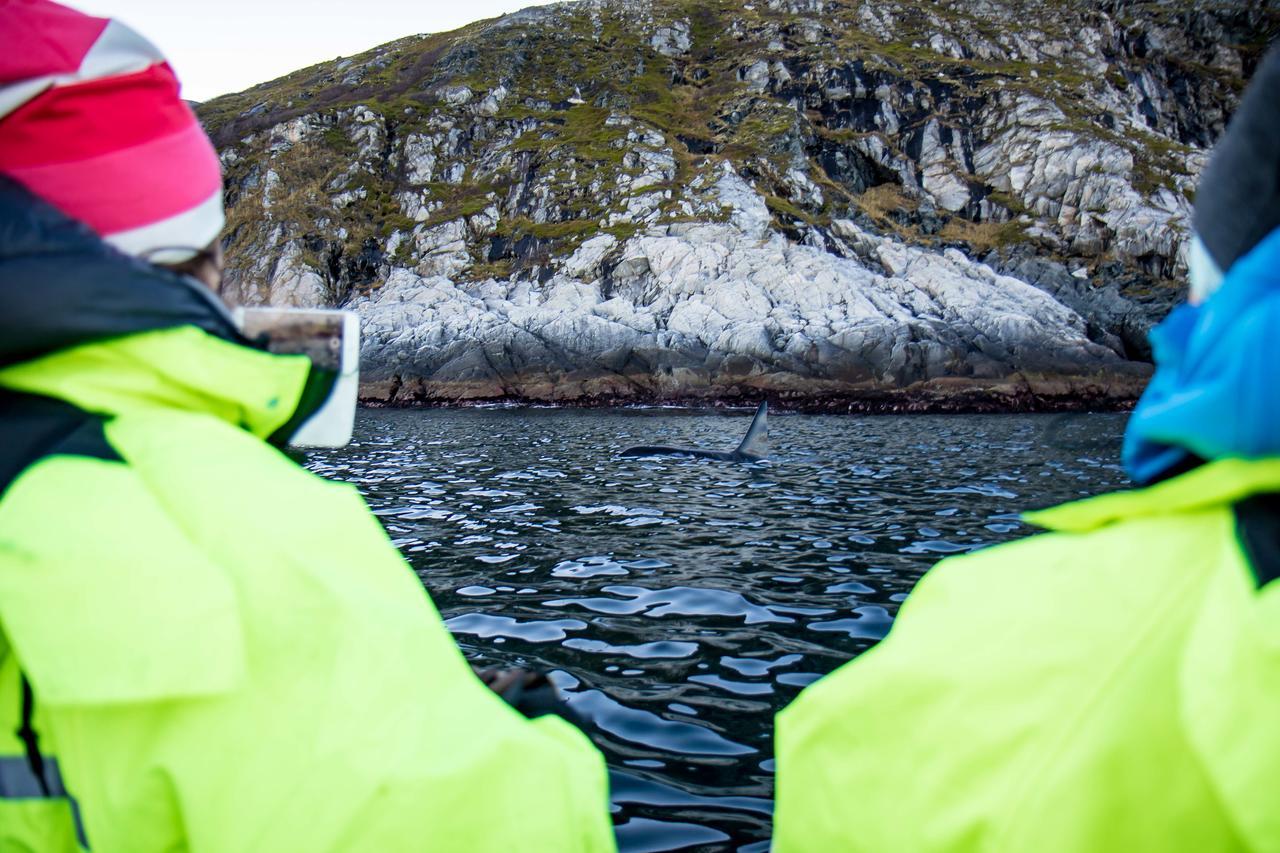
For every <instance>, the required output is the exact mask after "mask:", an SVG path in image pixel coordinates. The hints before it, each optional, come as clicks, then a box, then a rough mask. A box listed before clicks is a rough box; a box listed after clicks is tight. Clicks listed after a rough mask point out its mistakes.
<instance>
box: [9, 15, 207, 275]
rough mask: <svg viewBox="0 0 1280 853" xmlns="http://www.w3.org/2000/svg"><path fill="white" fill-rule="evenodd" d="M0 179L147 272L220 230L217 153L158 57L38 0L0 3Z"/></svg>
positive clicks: (133, 36) (184, 255) (123, 29)
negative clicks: (84, 227)
mask: <svg viewBox="0 0 1280 853" xmlns="http://www.w3.org/2000/svg"><path fill="white" fill-rule="evenodd" d="M0 173H3V174H5V175H8V176H10V177H11V178H13V179H14V180H16V181H18V182H19V183H22V184H24V185H25V186H26V187H27V188H28V189H30V190H31V191H32V192H33V193H35V194H36V195H38V196H40V197H41V198H43V199H45V200H46V201H48V202H50V203H52V204H53V205H54V206H55V207H57V208H59V209H60V210H61V211H62V212H63V213H66V214H67V215H69V216H72V217H74V218H76V219H79V220H80V221H82V222H85V223H87V224H88V225H89V226H90V227H91V228H93V229H94V230H95V231H97V232H98V233H99V234H101V235H102V237H103V239H104V240H106V241H107V242H108V243H111V244H112V245H114V246H115V247H116V248H118V249H120V250H121V251H123V252H125V253H127V254H130V255H142V256H146V257H147V258H148V259H149V260H152V261H156V262H159V263H180V262H181V261H184V260H187V259H189V258H191V257H192V256H194V255H195V254H196V251H197V250H199V249H203V248H204V247H205V246H207V245H209V244H210V243H211V242H213V240H214V239H215V238H216V237H217V236H218V234H219V233H220V232H221V231H222V226H223V222H224V219H223V213H222V175H221V171H220V169H219V165H218V155H217V152H215V151H214V149H213V145H212V144H211V143H210V142H209V138H208V137H207V136H205V134H204V131H203V130H202V129H201V127H200V124H199V122H198V121H197V120H196V117H195V115H194V114H193V113H192V112H191V109H190V108H189V107H188V106H187V105H186V103H185V102H184V101H183V100H182V99H181V98H180V97H179V95H178V80H177V78H176V77H175V76H174V74H173V69H172V68H170V67H169V65H168V63H166V62H165V61H164V57H163V56H162V55H161V54H160V51H159V50H157V49H156V47H155V45H153V44H151V43H150V42H149V41H147V40H146V39H144V38H143V37H142V36H140V35H138V34H137V33H135V32H134V31H133V30H131V29H129V28H128V27H127V26H125V25H124V24H121V23H120V22H119V21H113V20H108V19H106V18H93V17H90V16H88V15H84V14H81V13H80V12H77V11H75V10H73V9H68V8H67V7H66V6H60V5H58V4H56V3H51V2H49V0H0Z"/></svg>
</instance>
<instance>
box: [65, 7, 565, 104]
mask: <svg viewBox="0 0 1280 853" xmlns="http://www.w3.org/2000/svg"><path fill="white" fill-rule="evenodd" d="M549 1H550V0H451V1H450V0H445V1H444V2H442V0H69V2H68V0H62V2H66V3H67V5H69V6H72V7H74V8H76V9H79V10H80V11H82V12H87V13H89V14H91V15H97V16H100V17H104V18H118V19H120V20H121V21H123V22H124V23H126V24H128V25H129V26H131V27H133V28H134V29H135V30H137V31H138V32H140V33H142V35H144V36H146V37H147V38H148V39H150V40H151V41H152V42H154V43H155V44H156V45H158V46H159V48H160V49H161V50H162V51H164V53H165V56H167V57H168V59H169V63H170V64H171V65H172V66H173V68H174V70H175V71H176V72H177V73H178V79H179V80H181V81H182V96H183V97H184V98H187V99H189V100H193V101H207V100H209V99H210V98H213V97H216V96H218V95H224V94H226V93H228V92H239V91H241V90H242V89H247V88H249V87H250V86H252V85H254V84H255V83H262V82H265V81H267V80H273V79H275V78H276V77H281V76H283V75H285V74H288V73H289V72H290V71H296V70H297V69H299V68H305V67H306V66H308V65H314V64H315V63H317V62H323V61H324V60H327V59H333V58H334V57H337V56H351V55H353V54H357V53H360V52H362V51H365V50H368V49H369V48H371V47H376V46H377V45H380V44H383V43H385V42H389V41H392V40H394V39H398V38H401V37H402V36H408V35H414V34H416V33H440V32H447V31H449V30H455V29H457V28H458V27H461V26H463V25H465V24H469V23H471V22H472V21H478V20H481V19H483V18H494V17H497V16H498V15H504V14H506V13H507V12H514V11H516V10H517V9H523V8H525V7H528V6H543V5H546V4H547V3H548V2H549Z"/></svg>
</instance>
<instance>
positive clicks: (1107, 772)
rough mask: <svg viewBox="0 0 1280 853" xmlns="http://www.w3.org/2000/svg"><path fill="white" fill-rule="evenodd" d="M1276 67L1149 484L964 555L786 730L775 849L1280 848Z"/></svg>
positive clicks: (1244, 112) (796, 712) (1133, 443)
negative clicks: (1038, 529)
mask: <svg viewBox="0 0 1280 853" xmlns="http://www.w3.org/2000/svg"><path fill="white" fill-rule="evenodd" d="M1277 103H1280V52H1275V51H1273V53H1272V55H1271V56H1270V57H1269V59H1268V60H1267V61H1266V62H1265V63H1263V64H1262V65H1261V66H1260V68H1259V70H1258V71H1257V72H1256V74H1255V79H1254V82H1253V83H1252V85H1251V88H1250V90H1249V91H1248V92H1247V94H1246V96H1245V98H1244V99H1243V101H1242V103H1241V107H1240V109H1239V111H1238V112H1237V114H1236V117H1235V118H1234V120H1233V122H1232V124H1231V126H1230V128H1229V129H1228V132H1227V134H1226V135H1225V137H1224V139H1223V141H1222V142H1221V143H1220V144H1219V147H1218V149H1217V150H1216V151H1215V154H1214V157H1213V159H1212V161H1211V163H1210V166H1209V167H1208V169H1207V170H1206V171H1205V173H1204V175H1203V177H1202V182H1201V186H1200V191H1199V193H1198V194H1197V198H1196V212H1195V225H1196V231H1197V234H1196V237H1195V240H1194V244H1193V249H1192V255H1191V270H1192V302H1193V303H1196V304H1195V305H1191V306H1185V307H1183V308H1179V309H1177V310H1175V312H1174V313H1173V314H1171V315H1170V317H1169V318H1168V319H1167V320H1166V321H1165V323H1164V324H1162V326H1161V327H1159V328H1158V329H1157V330H1156V332H1155V333H1154V334H1153V344H1154V348H1155V352H1156V360H1157V365H1158V368H1157V372H1156V375H1155V377H1154V379H1153V381H1152V383H1151V385H1150V387H1149V388H1148V390H1147V392H1146V394H1145V395H1144V397H1143V399H1142V401H1141V402H1140V404H1139V406H1138V408H1137V410H1136V411H1135V413H1134V416H1133V418H1132V419H1131V421H1130V424H1129V428H1128V433H1127V436H1126V446H1125V462H1126V464H1127V466H1128V468H1129V470H1130V472H1131V473H1132V475H1133V476H1134V479H1135V480H1136V481H1137V482H1138V483H1139V485H1140V486H1143V488H1140V489H1137V490H1134V491H1131V492H1123V493H1118V494H1111V495H1104V496H1101V497H1097V498H1094V499H1092V500H1086V501H1083V502H1079V503H1075V504H1069V505H1066V506H1061V507H1057V508H1055V509H1050V510H1046V511H1043V512H1038V513H1032V514H1030V515H1029V516H1027V518H1028V520H1029V521H1030V522H1031V523H1033V524H1036V525H1039V526H1041V527H1043V528H1046V529H1047V530H1048V531H1050V532H1049V533H1046V534H1043V535H1038V536H1033V537H1031V538H1028V539H1025V540H1022V541H1019V542H1015V543H1011V544H1006V545H1002V546H999V547H996V548H992V549H989V550H986V551H980V552H977V553H974V554H970V555H966V556H962V557H958V558H954V559H948V560H945V561H943V562H942V563H940V564H939V565H938V566H936V567H934V568H933V569H932V570H931V571H930V572H928V573H927V574H926V575H925V577H924V578H923V579H922V580H921V582H920V584H919V585H918V586H917V587H916V589H915V590H914V591H913V592H912V593H911V595H910V596H909V597H908V599H907V600H906V602H905V603H904V605H903V607H902V610H901V612H900V613H899V615H898V618H897V620H896V622H895V624H894V626H893V629H892V630H891V631H890V633H889V635H888V637H887V638H886V639H885V640H884V641H883V642H882V643H881V644H880V645H879V646H877V647H875V648H873V649H872V650H870V651H869V652H867V653H865V654H864V655H862V656H861V657H859V658H858V659H857V660H855V661H853V662H851V663H849V664H846V665H845V666H844V667H843V668H841V669H840V670H838V671H836V672H835V673H833V674H831V675H829V676H827V677H826V678H823V679H821V680H819V681H818V682H816V683H814V684H813V685H811V686H810V687H809V688H807V689H806V690H805V691H804V692H803V693H802V694H801V695H800V696H799V697H798V698H797V700H796V701H795V702H793V703H792V704H791V705H790V706H789V707H787V708H785V709H784V710H783V711H782V712H781V713H780V714H779V715H778V718H777V730H776V738H775V744H776V752H777V773H778V775H777V810H776V813H775V836H774V849H775V850H777V851H788V853H789V851H802V850H822V851H826V850H892V851H907V850H910V851H940V850H946V851H970V850H972V851H1037V853H1044V852H1045V851H1112V850H1114V851H1126V853H1129V852H1130V851H1169V850H1185V851H1197V853H1203V851H1216V850H1254V851H1280V735H1278V734H1277V726H1276V719H1277V712H1278V711H1280V583H1277V582H1276V578H1277V577H1278V576H1280V392H1277V389H1276V386H1275V381H1276V375H1277V373H1276V372H1277V370H1278V369H1280V110H1277V108H1276V105H1277Z"/></svg>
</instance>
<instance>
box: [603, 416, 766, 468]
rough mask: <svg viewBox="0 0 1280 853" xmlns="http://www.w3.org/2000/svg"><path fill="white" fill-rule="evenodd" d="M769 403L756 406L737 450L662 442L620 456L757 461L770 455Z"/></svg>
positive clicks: (625, 452) (636, 448)
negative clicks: (672, 445)
mask: <svg viewBox="0 0 1280 853" xmlns="http://www.w3.org/2000/svg"><path fill="white" fill-rule="evenodd" d="M768 409H769V405H768V403H764V402H762V403H761V404H760V405H759V406H758V407H757V408H756V416H755V417H754V418H753V419H752V421H751V426H750V427H749V428H748V429H747V435H746V437H745V438H743V439H742V443H741V444H739V445H738V447H737V449H735V450H701V449H699V448H696V447H670V446H667V445H662V444H641V445H637V446H635V447H628V448H627V449H626V450H623V451H622V452H621V453H619V454H618V455H619V456H692V457H695V458H697V459H716V460H719V461H721V462H757V461H759V460H761V459H764V458H765V457H766V456H768V455H769V424H768Z"/></svg>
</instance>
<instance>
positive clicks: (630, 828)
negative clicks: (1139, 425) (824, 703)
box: [309, 409, 1125, 851]
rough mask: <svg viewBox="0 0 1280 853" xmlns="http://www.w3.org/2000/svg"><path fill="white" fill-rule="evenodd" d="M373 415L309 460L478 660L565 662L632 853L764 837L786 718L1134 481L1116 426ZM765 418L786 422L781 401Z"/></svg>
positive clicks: (670, 414)
mask: <svg viewBox="0 0 1280 853" xmlns="http://www.w3.org/2000/svg"><path fill="white" fill-rule="evenodd" d="M750 414H751V413H750V412H749V411H746V410H744V411H743V412H741V413H738V414H729V413H698V412H685V411H673V410H618V411H558V410H536V409H535V410H510V409H489V410H470V411H385V410H382V411H380V410H373V411H363V412H361V414H360V416H359V419H358V422H357V428H356V440H355V442H354V443H353V444H352V445H351V446H350V447H348V448H344V449H342V450H339V451H326V452H322V453H315V454H313V455H312V456H311V457H310V460H309V466H310V467H311V468H312V469H313V470H315V471H317V472H319V473H321V474H323V475H325V476H327V477H333V478H337V479H343V480H348V481H350V482H352V483H355V484H356V485H357V486H359V488H360V489H361V491H362V492H363V493H364V494H365V496H366V498H367V499H368V501H369V504H370V506H371V507H372V508H373V510H374V512H375V513H377V515H378V516H379V517H380V518H381V520H382V523H383V524H384V525H385V526H386V528H387V530H388V532H389V533H390V535H391V536H392V538H393V540H394V541H395V544H396V545H397V546H398V547H399V548H400V550H401V551H402V552H403V553H404V554H405V556H406V557H407V558H408V559H409V561H410V563H411V564H412V565H413V567H414V569H415V570H416V572H417V573H418V575H419V577H421V579H422V582H423V584H424V585H425V586H426V587H427V589H428V590H430V592H431V595H432V597H433V598H434V599H435V601H436V604H437V605H438V606H439V608H440V610H441V613H442V614H443V615H444V617H445V618H446V620H447V622H448V625H449V628H450V630H452V631H453V633H454V635H455V636H456V637H457V639H458V642H459V643H460V644H461V646H462V647H463V649H464V651H466V653H467V654H468V655H469V656H471V657H472V658H474V659H476V660H477V661H479V662H482V663H484V664H486V665H492V664H506V665H519V666H526V667H536V668H542V669H547V670H551V671H552V673H553V675H552V677H553V680H554V681H555V682H556V684H557V685H558V686H559V687H560V688H561V690H562V691H564V692H565V693H566V695H568V696H569V698H570V701H571V703H572V705H573V707H574V709H575V710H576V711H577V712H578V713H579V714H580V715H581V716H582V717H583V718H584V719H586V720H588V721H589V725H590V729H591V735H592V737H593V738H594V740H595V741H596V743H597V744H598V745H599V746H600V747H601V749H602V750H603V751H604V752H605V754H606V756H607V757H608V759H609V763H610V766H611V767H612V771H613V772H612V784H613V801H614V811H615V815H614V819H615V823H616V824H617V830H618V837H619V840H620V842H621V843H622V845H623V847H624V848H625V849H628V850H635V851H646V850H655V851H656V850H671V849H679V848H683V847H689V846H708V845H709V846H713V847H728V848H739V849H746V850H765V849H767V839H768V837H769V817H770V811H771V802H770V801H771V798H772V794H773V772H774V764H773V759H772V754H773V750H772V742H771V736H772V719H773V714H774V713H775V712H776V711H777V710H778V709H779V708H781V707H783V706H784V705H786V704H787V703H788V702H789V701H790V700H791V699H792V698H794V697H795V696H796V694H797V693H798V692H799V691H800V689H801V688H803V687H804V686H805V685H806V684H809V683H810V682H812V681H814V680H815V679H817V678H819V677H821V676H822V675H824V674H826V673H828V672H830V671H831V670H833V669H835V668H836V667H838V666H839V665H841V664H842V663H844V662H845V661H847V660H849V659H850V658H852V657H854V656H855V655H857V654H858V653H859V652H861V651H863V650H865V649H867V648H868V647H870V646H871V645H872V644H873V643H875V642H876V641H877V640H879V639H880V638H881V637H883V636H884V635H885V633H886V632H887V631H888V630H889V627H890V625H891V624H892V621H893V616H894V614H895V613H896V612H897V608H898V605H899V604H900V602H901V601H902V600H903V598H904V597H905V596H906V593H907V592H908V591H909V590H910V589H911V587H912V585H913V584H915V582H916V581H917V580H918V579H919V577H920V575H921V573H922V572H924V571H925V570H926V569H927V568H928V567H929V566H930V565H932V564H933V563H934V562H935V561H937V560H938V559H940V558H942V557H944V556H946V555H948V554H957V553H963V552H966V551H970V550H973V549H975V548H980V547H983V546H986V545H990V544H992V543H995V542H1000V541H1004V540H1006V539H1010V538H1013V537H1015V536H1019V535H1024V534H1026V533H1028V532H1029V531H1028V529H1027V528H1025V527H1024V526H1023V525H1022V523H1021V522H1020V521H1019V518H1018V512H1019V511H1021V510H1025V509H1031V508H1036V507H1041V506H1046V505H1049V504H1053V503H1058V502H1061V501H1064V500H1070V499H1074V498H1078V497H1082V496H1086V495H1091V494H1096V493H1099V492H1103V491H1107V490H1111V489H1115V488H1120V487H1122V486H1123V485H1124V484H1125V478H1124V475H1123V472H1122V471H1121V470H1120V468H1119V466H1118V464H1117V462H1116V460H1117V458H1118V454H1119V438H1120V434H1121V430H1122V428H1123V417H1122V416H1118V415H1085V416H1081V415H1075V416H1053V415H1041V416H1024V415H993V416H974V415H969V416H903V417H890V416H877V417H852V416H807V415H794V416H788V415H777V416H776V417H772V418H771V424H770V426H771V436H770V439H771V443H772V447H773V456H772V457H771V459H770V460H769V461H767V462H761V463H755V464H740V463H730V462H714V461H709V460H701V459H687V458H676V457H665V458H629V459H618V458H616V453H617V451H619V450H620V449H622V448H624V447H627V446H629V445H633V444H672V445H697V446H703V447H709V448H715V449H729V448H732V447H733V446H734V445H736V444H737V442H738V441H739V440H740V439H741V436H742V434H743V432H744V431H745V430H746V427H747V425H748V424H749V423H750ZM771 414H772V413H771Z"/></svg>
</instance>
